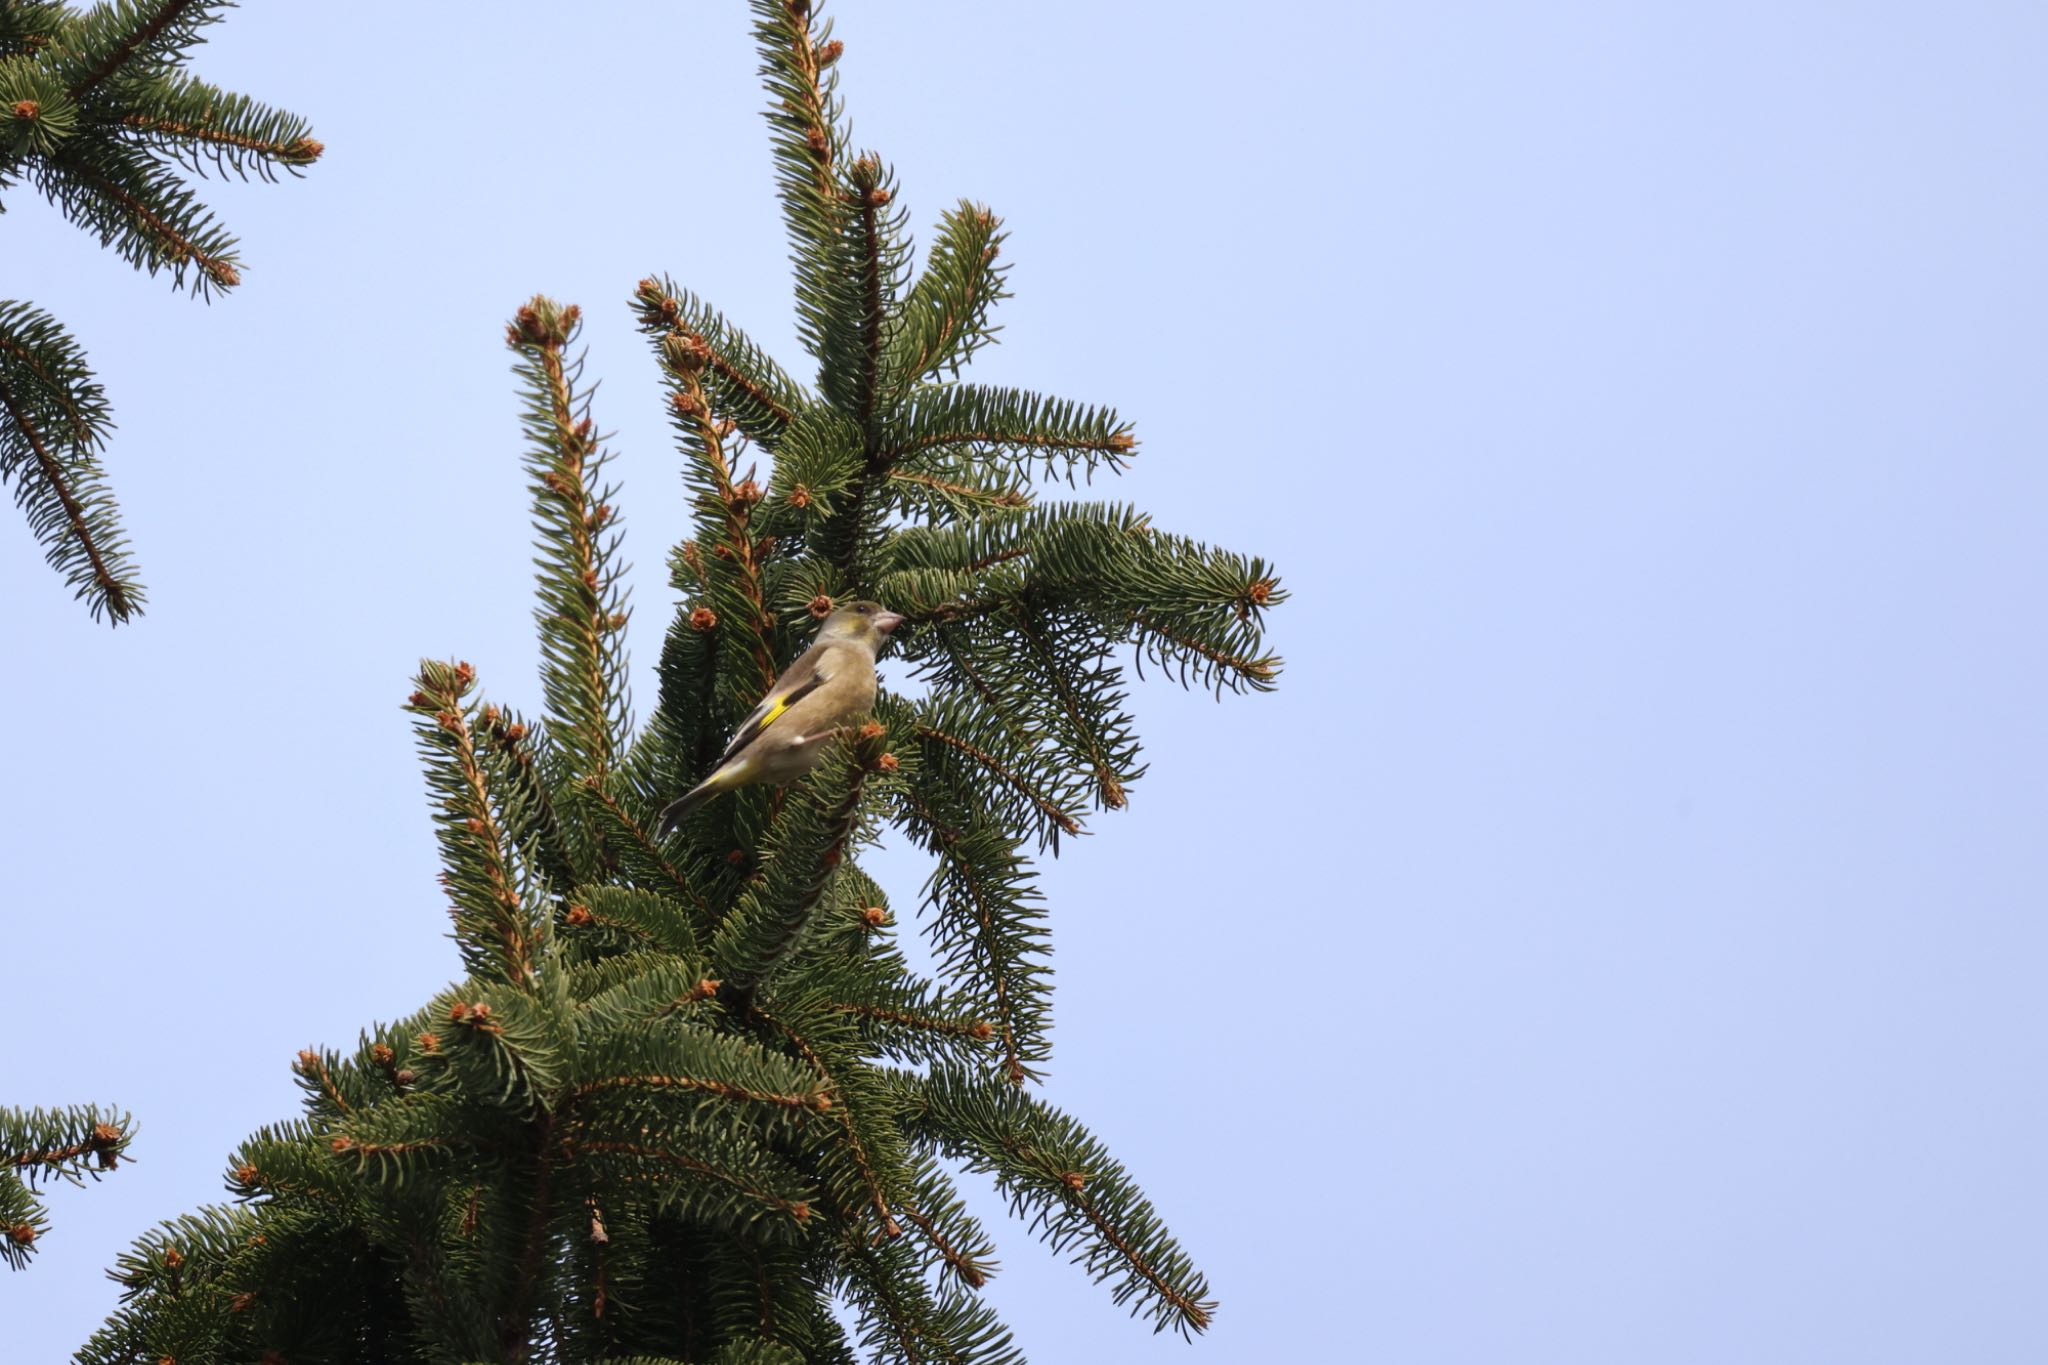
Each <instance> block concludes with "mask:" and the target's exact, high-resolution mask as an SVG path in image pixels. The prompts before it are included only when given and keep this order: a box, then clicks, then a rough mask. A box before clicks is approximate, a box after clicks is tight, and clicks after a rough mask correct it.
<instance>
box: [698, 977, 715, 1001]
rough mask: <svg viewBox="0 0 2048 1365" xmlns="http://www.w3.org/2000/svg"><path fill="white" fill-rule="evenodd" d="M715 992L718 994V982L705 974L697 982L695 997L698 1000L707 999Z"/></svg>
mask: <svg viewBox="0 0 2048 1365" xmlns="http://www.w3.org/2000/svg"><path fill="white" fill-rule="evenodd" d="M716 994H718V982H716V981H714V980H712V979H711V978H710V977H708V976H707V977H705V978H704V979H703V980H702V981H699V982H698V983H697V998H698V999H699V1000H709V999H710V998H711V997H712V996H714V995H716Z"/></svg>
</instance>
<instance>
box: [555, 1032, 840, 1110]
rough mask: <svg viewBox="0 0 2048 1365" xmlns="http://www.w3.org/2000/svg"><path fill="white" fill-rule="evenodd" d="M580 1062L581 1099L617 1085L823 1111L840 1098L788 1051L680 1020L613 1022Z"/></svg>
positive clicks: (576, 1087) (576, 1089) (576, 1084)
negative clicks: (809, 1076)
mask: <svg viewBox="0 0 2048 1365" xmlns="http://www.w3.org/2000/svg"><path fill="white" fill-rule="evenodd" d="M576 1066H577V1068H578V1077H577V1078H576V1079H574V1080H573V1081H572V1084H571V1091H570V1093H571V1095H572V1096H574V1097H575V1098H578V1099H581V1098H583V1097H586V1096H591V1095H599V1094H603V1093H606V1092H609V1091H616V1090H626V1091H629V1092H639V1093H646V1094H655V1095H658V1094H662V1093H666V1092H674V1093H677V1094H679V1095H683V1094H688V1095H706V1096H710V1097H712V1098H715V1099H721V1100H745V1101H749V1102H752V1103H756V1104H762V1105H767V1106H769V1107H771V1108H779V1109H785V1110H793V1111H797V1112H799V1113H819V1114H822V1113H825V1112H826V1111H828V1110H830V1109H831V1108H832V1104H833V1101H832V1098H831V1096H830V1095H828V1094H826V1093H825V1092H824V1091H822V1090H820V1089H818V1088H817V1087H816V1086H815V1085H811V1084H807V1078H806V1076H805V1073H804V1070H803V1068H801V1067H799V1066H797V1065H796V1063H794V1062H792V1061H791V1060H790V1059H789V1058H787V1057H785V1056H783V1055H782V1054H781V1053H778V1052H773V1051H770V1050H768V1049H766V1048H763V1047H761V1046H760V1045H759V1044H757V1043H755V1042H753V1041H751V1040H749V1039H746V1038H743V1037H739V1036H736V1035H733V1034H728V1033H714V1032H711V1031H709V1030H707V1029H704V1028H700V1027H697V1026H695V1025H692V1024H688V1023H681V1022H677V1021H675V1020H673V1019H654V1020H646V1021H640V1022H627V1023H624V1024H621V1025H619V1026H616V1027H613V1028H609V1029H605V1030H603V1031H601V1032H600V1033H598V1034H597V1036H595V1037H593V1038H590V1039H588V1040H587V1041H586V1043H585V1045H584V1047H583V1048H582V1050H581V1052H580V1054H579V1055H578V1057H577V1058H576Z"/></svg>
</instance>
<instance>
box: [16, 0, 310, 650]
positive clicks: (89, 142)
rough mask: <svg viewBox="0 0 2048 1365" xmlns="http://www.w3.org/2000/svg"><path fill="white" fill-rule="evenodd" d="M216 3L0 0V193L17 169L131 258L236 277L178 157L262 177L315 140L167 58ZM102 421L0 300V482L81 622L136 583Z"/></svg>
mask: <svg viewBox="0 0 2048 1365" xmlns="http://www.w3.org/2000/svg"><path fill="white" fill-rule="evenodd" d="M231 8H233V5H232V0H108V2H107V3H103V4H99V5H96V6H94V7H93V8H92V9H90V10H85V11H82V12H81V11H78V10H74V9H72V8H70V7H68V6H66V5H62V4H56V3H49V2H48V0H0V190H6V189H10V188H12V187H13V186H15V185H17V184H20V183H22V182H23V181H26V182H27V183H28V184H30V185H32V186H33V187H35V189H37V190H38V191H40V192H41V193H42V195H43V197H44V198H46V199H48V200H49V201H50V202H51V203H53V204H55V205H56V206H57V208H58V209H59V210H61V211H62V212H63V214H64V216H65V217H67V218H69V219H70V220H71V221H72V222H74V223H77V224H78V225H79V226H80V227H83V228H85V229H86V230H87V231H89V232H91V233H93V234H94V235H95V236H97V237H98V238H99V239H100V242H101V243H102V244H103V245H106V246H111V247H113V248H114V249H115V250H117V251H119V252H120V253H121V255H122V256H123V257H125V258H126V259H127V261H128V262H129V264H131V265H134V266H136V267H137V268H138V269H142V270H147V271H148V272H149V273H150V274H152V275H154V274H157V273H158V272H160V271H161V272H167V273H168V274H169V275H170V278H171V283H172V284H173V285H174V286H176V287H179V288H190V289H191V290H192V292H193V293H195V294H198V295H199V296H200V297H202V298H208V297H211V296H212V295H213V294H214V293H215V292H216V291H221V290H226V289H230V288H232V287H233V286H235V285H236V284H239V283H240V282H241V270H240V257H239V256H238V255H237V253H236V250H235V240H234V238H233V237H231V236H229V235H228V233H227V230H226V229H225V228H223V227H222V226H221V225H220V224H219V223H218V222H216V221H215V220H214V217H213V215H212V214H211V213H209V212H207V210H206V208H205V206H204V205H202V204H201V203H199V201H198V199H197V198H196V197H195V196H194V194H193V192H192V190H191V188H190V187H189V186H188V185H187V184H186V183H185V181H184V179H183V178H182V177H181V176H180V175H179V174H178V170H179V168H183V169H186V170H190V171H193V172H198V173H204V171H205V170H206V168H207V167H208V166H209V165H210V166H211V167H212V168H213V169H214V170H215V171H216V172H232V173H234V174H237V175H241V176H244V177H246V176H247V175H249V174H250V173H251V172H252V171H253V172H254V173H256V174H257V175H261V176H263V177H265V178H266V179H267V178H271V177H273V176H274V174H275V171H276V168H278V167H283V168H284V169H286V170H288V171H291V172H293V173H294V174H296V173H297V172H298V171H299V169H300V168H301V167H304V166H307V165H310V164H312V162H313V161H314V160H315V159H317V158H318V157H319V155H320V150H321V148H320V144H319V143H318V142H315V141H314V140H313V139H312V138H310V137H308V136H307V129H306V124H305V121H304V120H302V119H300V118H298V117H296V116H295V115H292V114H286V113H280V112H278V111H276V110H273V109H270V108H267V107H265V106H264V105H261V104H258V103H257V102H256V101H254V100H251V99H249V98H247V97H246V96H243V95H235V94H230V93H228V92H227V91H225V90H222V89H220V88H219V87H217V86H213V85H209V84H208V83H206V82H205V81H202V80H200V79H198V78H197V77H195V76H192V75H190V74H189V73H188V72H187V71H186V70H185V64H186V60H187V56H188V53H189V51H190V49H191V48H193V47H195V46H196V45H198V44H199V43H201V42H203V41H204V39H203V36H202V34H203V31H204V30H205V28H206V27H207V26H208V25H209V24H212V23H215V22H217V21H218V20H219V19H220V18H221V16H222V15H223V13H224V12H225V11H227V10H228V9H231ZM111 426H112V423H111V420H110V419H109V416H108V409H107V402H106V397H105V394H104V393H103V392H102V391H101V388H100V385H99V383H98V382H97V381H96V380H94V378H93V376H92V372H91V371H90V370H89V369H88V368H87V367H86V364H85V356H84V353H83V351H82V350H81V349H80V348H79V346H78V344H77V343H76V342H75V341H73V340H72V338H71V336H70V335H69V334H68V333H67V332H65V330H64V329H63V327H61V326H60V325H59V324H58V323H57V321H56V320H55V319H54V318H52V317H51V316H50V315H49V314H48V313H46V312H43V311H42V310H41V309H39V308H36V307H34V306H33V305H31V304H28V303H25V302H22V301H20V300H17V299H0V482H7V481H12V482H13V484H14V497H15V501H16V503H18V504H19V505H20V506H21V508H22V510H23V511H24V512H26V513H27V515H28V522H29V527H30V529H31V530H33V531H34V533H35V536H36V539H38V540H39V541H41V542H42V543H43V545H44V547H45V551H46V555H47V558H48V559H49V561H50V564H51V566H52V567H53V568H55V569H56V570H57V571H58V572H59V573H61V574H63V575H64V577H65V581H66V582H67V583H69V584H70V585H71V586H72V587H73V588H74V589H76V590H77V595H78V596H79V597H82V598H84V599H85V600H86V603H87V605H88V606H89V607H90V609H91V611H92V614H93V616H94V618H95V619H97V618H99V617H100V616H101V615H105V616H106V617H107V618H108V619H109V620H110V621H112V622H115V623H119V622H121V621H125V620H127V619H128V618H129V617H131V616H133V615H135V614H136V613H137V612H139V611H140V610H141V609H142V602H143V592H142V587H141V585H140V584H139V583H138V582H137V581H136V576H135V566H134V563H133V562H132V560H131V558H130V556H129V553H128V547H127V538H126V536H125V535H124V534H123V533H122V530H121V521H120V516H119V513H118V511H117V510H116V508H115V506H114V498H113V494H112V493H111V492H110V491H109V490H108V488H107V483H106V478H105V476H104V474H103V472H102V471H101V468H100V459H99V455H100V450H101V448H102V446H104V444H105V442H106V438H107V432H108V430H109V429H110V428H111Z"/></svg>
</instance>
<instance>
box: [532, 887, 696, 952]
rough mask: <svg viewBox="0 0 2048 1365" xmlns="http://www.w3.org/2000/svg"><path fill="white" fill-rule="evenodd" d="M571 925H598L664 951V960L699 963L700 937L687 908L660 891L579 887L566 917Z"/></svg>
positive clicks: (566, 920)
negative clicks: (698, 944)
mask: <svg viewBox="0 0 2048 1365" xmlns="http://www.w3.org/2000/svg"><path fill="white" fill-rule="evenodd" d="M563 922H564V923H565V924H568V925H570V926H572V927H573V926H579V925H585V924H595V925H598V926H600V927H602V928H608V929H615V930H618V931H621V932H624V933H626V934H629V935H631V936H633V937H634V938H636V939H638V940H640V941H641V942H643V943H645V944H648V945H650V946H652V947H654V948H657V949H659V950H660V952H661V954H662V958H663V960H664V961H668V962H673V961H674V960H675V959H676V958H679V957H680V958H689V959H692V960H695V959H696V958H697V956H698V950H697V936H696V933H695V932H694V930H693V929H692V926H691V924H690V922H689V918H688V916H687V913H686V912H685V910H684V908H683V907H682V906H681V905H678V904H677V903H676V902H675V901H672V900H670V899H669V898H668V897H666V896H663V895H661V894H659V893H657V892H653V891H644V890H639V889H637V888H633V887H625V886H603V885H593V886H585V887H579V888H577V890H576V891H575V892H574V893H573V895H572V898H571V904H570V906H569V908H568V910H567V911H565V912H564V914H563Z"/></svg>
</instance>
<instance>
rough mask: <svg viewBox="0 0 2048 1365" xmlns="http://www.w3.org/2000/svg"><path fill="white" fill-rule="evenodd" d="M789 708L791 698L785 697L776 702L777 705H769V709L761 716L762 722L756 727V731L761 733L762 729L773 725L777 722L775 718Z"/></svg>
mask: <svg viewBox="0 0 2048 1365" xmlns="http://www.w3.org/2000/svg"><path fill="white" fill-rule="evenodd" d="M788 709H789V698H788V697H784V698H783V699H782V700H781V701H779V702H776V703H775V705H773V706H771V707H769V708H768V710H767V711H766V712H765V713H763V715H762V716H761V720H760V723H759V724H758V725H756V726H755V727H754V733H755V734H759V733H761V731H763V730H765V729H767V728H768V727H769V726H771V725H773V724H774V723H775V718H776V717H777V716H779V715H781V714H782V713H783V712H784V711H787V710H788Z"/></svg>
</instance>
